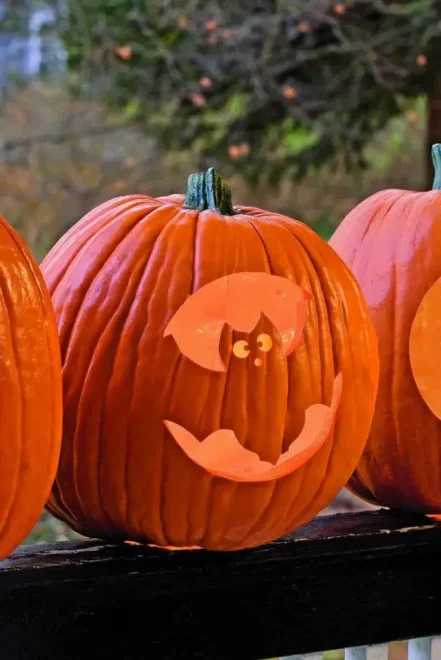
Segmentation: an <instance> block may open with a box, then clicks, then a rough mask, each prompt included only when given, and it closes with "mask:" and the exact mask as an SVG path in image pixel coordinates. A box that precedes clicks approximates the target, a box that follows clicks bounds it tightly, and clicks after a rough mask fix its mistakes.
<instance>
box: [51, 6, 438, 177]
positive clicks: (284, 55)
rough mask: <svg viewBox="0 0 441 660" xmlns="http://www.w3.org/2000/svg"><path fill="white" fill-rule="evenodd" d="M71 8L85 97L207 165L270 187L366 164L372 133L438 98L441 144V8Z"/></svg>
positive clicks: (434, 119)
mask: <svg viewBox="0 0 441 660" xmlns="http://www.w3.org/2000/svg"><path fill="white" fill-rule="evenodd" d="M66 1H67V5H68V11H69V15H68V19H69V20H66V22H65V25H64V27H63V30H62V32H63V37H64V41H65V44H66V47H67V51H68V63H69V66H70V70H71V72H72V76H71V83H72V86H73V88H74V89H75V90H76V91H77V92H80V93H84V92H85V91H86V92H87V93H92V94H93V95H98V96H99V97H100V98H105V99H106V100H107V101H108V102H109V103H110V105H111V106H112V107H114V108H116V109H118V111H119V112H120V113H121V115H122V117H124V118H126V119H133V120H134V121H137V122H138V123H139V124H140V125H141V126H142V127H145V128H146V129H147V130H148V132H149V133H150V134H154V135H155V136H156V137H157V140H158V141H159V142H160V143H161V144H163V145H164V146H166V147H167V148H170V149H176V148H178V149H189V150H192V151H193V152H196V153H197V154H199V155H200V160H201V166H202V165H204V166H205V165H210V164H216V165H217V166H219V165H222V170H223V172H226V173H228V172H231V171H236V172H240V173H241V174H243V175H244V176H245V177H246V178H248V179H249V180H250V181H256V180H258V179H259V178H260V177H261V175H262V176H264V178H266V179H267V180H269V181H270V182H278V181H279V180H280V179H281V178H282V175H283V176H287V175H288V176H293V177H301V176H303V175H304V174H305V172H307V171H308V170H309V169H310V168H311V166H312V167H316V166H321V165H322V164H323V163H324V162H325V161H330V160H331V162H332V159H334V158H337V159H338V161H339V162H341V160H342V159H343V161H344V162H345V165H346V167H348V168H351V167H354V166H355V167H363V166H365V165H366V158H365V153H364V151H365V146H366V145H367V144H368V143H369V141H370V138H371V136H372V135H373V134H374V133H375V132H377V131H378V130H379V129H381V128H382V127H383V126H384V125H385V124H386V123H387V122H388V120H389V119H390V118H391V117H393V116H394V115H397V114H399V113H400V112H402V111H403V109H405V108H406V107H407V105H408V103H409V99H413V98H414V97H416V96H418V95H421V94H426V93H429V94H430V96H431V102H430V103H429V108H430V119H429V126H430V131H431V133H430V135H429V136H428V139H429V141H433V140H434V139H436V140H439V141H441V74H440V73H439V55H440V53H441V7H440V1H439V0H395V1H393V0H343V1H338V0H244V1H242V2H225V1H222V0H182V1H181V2H172V0H81V1H80V0H66ZM427 169H428V173H429V176H430V177H431V176H432V170H431V168H429V166H428V168H427Z"/></svg>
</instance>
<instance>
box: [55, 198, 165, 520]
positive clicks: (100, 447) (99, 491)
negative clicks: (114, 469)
mask: <svg viewBox="0 0 441 660" xmlns="http://www.w3.org/2000/svg"><path fill="white" fill-rule="evenodd" d="M155 210H161V211H162V207H160V208H159V209H158V208H156V209H155ZM153 212H154V211H153ZM175 213H176V210H175V209H173V212H172V213H171V214H170V215H173V214H175ZM147 217H149V218H150V219H151V213H148V214H147V215H146V216H143V217H142V218H141V219H140V220H139V221H138V222H137V223H136V224H135V225H134V226H133V227H132V228H131V229H130V231H129V232H128V233H127V234H125V236H124V237H123V238H122V239H121V240H120V242H119V243H118V246H117V247H116V248H115V250H114V251H113V252H112V254H111V255H109V258H108V259H107V260H106V262H105V264H104V265H102V266H101V269H100V271H99V274H102V272H103V269H104V268H105V266H106V264H108V263H109V261H110V259H112V257H113V256H114V254H115V252H116V250H118V249H120V248H121V246H122V244H123V242H124V241H126V240H127V239H128V238H129V237H130V234H131V233H132V231H135V230H136V229H137V228H138V230H139V231H140V224H141V223H142V222H143V221H145V220H146V218H147ZM170 219H171V218H170V217H167V218H166V219H164V222H163V224H162V226H161V227H160V228H159V230H158V233H157V235H156V237H155V238H152V243H151V248H150V252H149V254H148V255H147V256H146V257H145V263H144V266H143V267H141V266H140V267H139V281H138V284H137V285H134V286H135V291H136V290H138V287H139V285H140V283H141V282H142V280H143V277H144V275H145V271H146V268H147V265H148V261H149V259H150V257H151V254H152V252H153V251H154V247H155V244H156V242H157V241H158V239H159V237H160V235H161V233H162V232H163V231H164V229H165V227H166V226H167V224H168V222H169V220H170ZM95 281H96V277H95V278H94V280H93V281H92V282H91V286H90V287H89V289H88V292H89V291H90V289H91V287H92V286H93V284H94V282H95ZM129 283H130V277H129V279H128V284H127V287H126V288H125V291H128V290H129V289H130V291H131V287H130V286H129ZM131 293H132V291H131ZM86 297H87V294H85V297H84V300H85V301H86ZM129 298H130V296H129ZM124 300H125V295H123V296H122V298H121V299H120V301H119V304H118V306H117V307H116V309H114V310H113V311H112V314H111V316H110V318H109V319H108V320H107V323H106V324H105V326H104V327H102V328H101V332H100V339H99V340H98V342H97V344H96V346H95V348H94V350H93V351H92V355H91V356H90V362H89V369H88V370H87V372H86V375H85V379H84V383H85V384H86V382H87V380H88V378H89V370H90V367H91V366H92V364H94V362H95V357H96V351H97V350H98V348H99V345H100V340H103V341H104V339H103V338H104V337H105V335H106V330H107V329H108V327H109V325H111V324H112V322H113V320H114V318H115V316H116V315H117V314H118V311H119V310H121V308H122V307H123V306H124ZM135 300H136V295H135V297H134V299H133V300H132V303H131V304H129V306H128V308H127V310H126V313H124V314H122V318H121V320H120V323H121V327H120V331H119V332H118V334H117V341H116V343H115V345H114V346H113V348H112V352H113V355H112V365H109V373H108V379H107V385H106V386H105V387H104V390H103V398H102V402H101V412H100V418H101V421H100V423H99V425H98V433H97V437H96V444H97V447H98V451H97V455H98V456H101V455H102V453H103V443H102V429H103V416H104V413H105V408H106V398H107V391H108V386H109V382H110V380H111V378H112V373H113V369H114V362H115V359H116V355H117V352H118V347H119V344H120V341H121V337H122V335H123V331H124V326H125V324H126V322H127V318H128V316H129V315H130V310H131V308H132V306H133V304H134V303H135ZM66 359H67V357H66ZM90 377H92V376H90ZM84 396H86V397H87V394H85V393H84V389H82V390H81V393H80V395H79V397H78V407H79V408H81V404H82V401H83V397H84ZM77 429H78V426H76V427H75V429H74V432H73V438H76V436H77ZM75 447H77V443H76V442H75V440H74V441H73V448H74V454H73V456H75ZM74 464H76V461H74ZM101 467H102V466H101V465H100V461H99V460H98V465H97V477H96V489H97V495H98V497H97V500H98V501H99V502H100V505H101V506H100V509H101V512H102V513H103V514H104V516H105V517H106V518H107V520H108V522H109V523H110V526H111V528H113V529H114V530H115V531H117V530H118V529H119V523H118V522H115V520H114V519H113V515H111V514H110V513H109V512H108V511H107V510H106V508H105V507H104V505H103V495H102V479H101V477H100V475H101V472H102V469H101ZM74 481H75V484H76V490H78V485H77V483H76V478H75V477H74ZM126 497H127V491H126ZM126 502H127V500H126ZM82 508H83V506H82ZM86 508H87V507H86Z"/></svg>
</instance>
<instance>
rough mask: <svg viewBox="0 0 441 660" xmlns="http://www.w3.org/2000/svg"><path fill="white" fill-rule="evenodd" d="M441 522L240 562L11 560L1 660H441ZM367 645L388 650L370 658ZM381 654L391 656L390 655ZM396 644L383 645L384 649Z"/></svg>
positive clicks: (193, 557) (343, 525) (250, 555)
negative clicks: (399, 658)
mask: <svg viewBox="0 0 441 660" xmlns="http://www.w3.org/2000/svg"><path fill="white" fill-rule="evenodd" d="M437 635H438V636H439V635H441V524H439V523H436V522H434V521H432V520H430V519H427V518H424V517H421V516H411V515H405V514H402V515H401V514H396V513H392V512H387V511H376V512H366V513H360V514H340V515H335V516H329V517H322V518H317V519H316V520H315V521H314V522H312V523H311V524H310V525H308V526H307V527H305V528H303V529H302V530H300V531H298V532H297V533H295V534H294V535H293V536H292V537H290V538H288V539H285V540H282V541H279V542H276V543H272V544H270V545H267V546H264V547H261V548H257V549H255V550H246V551H242V552H235V553H214V552H212V553H210V552H205V551H201V550H200V551H198V550H196V551H182V552H168V551H163V550H160V549H156V548H144V547H141V546H133V545H119V546H118V545H110V544H104V543H101V542H94V541H90V542H79V543H58V544H55V545H50V546H49V545H47V546H28V547H24V548H21V549H19V550H18V551H16V552H15V553H14V554H13V555H12V556H11V557H10V558H9V559H7V560H5V561H3V562H1V563H0V658H1V659H2V660H3V659H5V660H47V659H48V660H49V659H52V658H54V659H56V660H83V659H85V658H94V659H95V660H97V659H98V658H115V660H119V659H121V660H129V659H130V660H132V659H135V658H136V659H138V658H139V659H141V658H142V659H150V658H151V659H152V660H164V659H167V660H168V659H174V658H195V659H197V658H203V659H204V660H220V659H222V660H236V659H237V660H239V659H240V660H261V659H265V658H275V657H291V658H292V657H294V658H296V657H298V656H299V655H300V656H302V655H304V654H311V653H313V654H315V655H314V658H317V659H318V658H321V652H322V651H323V650H328V649H342V648H346V649H347V651H346V658H347V660H365V659H366V658H367V660H385V659H386V657H387V646H386V645H387V643H388V642H390V641H394V640H403V639H411V640H417V638H423V639H418V640H417V641H412V642H411V643H409V657H410V659H411V660H429V658H430V657H431V656H430V654H431V655H432V659H433V660H439V658H441V647H440V645H439V641H438V640H435V641H434V642H432V641H431V640H430V639H428V638H429V637H436V636H437ZM363 645H365V646H366V647H367V646H369V645H377V646H376V647H375V646H373V647H372V648H370V649H367V648H360V647H363ZM378 645H380V646H378ZM381 645H383V646H381Z"/></svg>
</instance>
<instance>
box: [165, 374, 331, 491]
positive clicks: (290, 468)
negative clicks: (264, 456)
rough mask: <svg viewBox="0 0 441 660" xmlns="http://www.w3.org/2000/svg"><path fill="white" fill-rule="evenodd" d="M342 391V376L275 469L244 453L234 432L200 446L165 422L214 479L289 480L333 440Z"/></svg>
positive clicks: (313, 410)
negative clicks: (327, 403)
mask: <svg viewBox="0 0 441 660" xmlns="http://www.w3.org/2000/svg"><path fill="white" fill-rule="evenodd" d="M341 390H342V375H341V374H339V375H338V376H337V377H336V378H335V380H334V388H333V393H332V400H331V404H330V405H329V406H326V405H324V404H322V403H315V404H313V405H312V406H310V407H309V408H307V410H306V411H305V424H304V426H303V429H302V431H301V433H300V435H299V436H298V437H297V438H296V439H295V440H294V441H293V442H292V443H291V444H290V446H289V448H288V449H287V451H286V452H284V453H283V454H282V455H281V456H280V458H279V459H278V461H277V463H276V464H275V465H274V464H272V463H269V462H267V461H262V460H261V459H260V458H259V456H258V455H257V454H256V453H254V452H252V451H250V450H249V449H245V448H244V447H242V445H241V444H240V443H239V440H238V439H237V438H236V435H235V434H234V432H233V431H232V430H229V429H220V430H218V431H214V433H211V434H210V435H209V436H207V437H206V438H205V440H203V441H202V442H200V441H199V440H198V439H197V438H195V437H194V435H193V434H192V433H190V431H187V429H185V428H184V427H182V426H180V425H179V424H176V423H175V422H171V421H169V420H165V421H164V424H165V426H166V427H167V429H168V431H169V432H170V434H171V435H172V437H173V438H174V440H175V441H176V442H177V444H178V445H179V446H180V447H181V449H182V450H183V451H184V452H185V454H186V455H187V456H188V458H189V459H190V460H191V461H193V463H196V464H197V465H199V466H200V467H201V468H203V469H204V470H206V471H207V472H209V473H210V474H211V475H213V476H215V477H223V478H224V479H229V480H230V481H239V482H259V481H260V482H262V481H273V480H275V479H280V478H281V477H286V476H287V475H288V474H291V473H292V472H294V471H295V470H298V469H299V468H300V467H302V466H303V465H304V464H305V463H306V462H307V461H309V460H310V459H311V458H312V457H313V456H314V455H315V454H316V453H317V452H318V451H319V449H320V448H321V447H322V446H323V445H324V443H325V442H326V440H327V439H328V437H329V436H330V434H331V432H332V429H333V426H334V422H335V417H336V414H337V410H338V406H339V403H340V397H341Z"/></svg>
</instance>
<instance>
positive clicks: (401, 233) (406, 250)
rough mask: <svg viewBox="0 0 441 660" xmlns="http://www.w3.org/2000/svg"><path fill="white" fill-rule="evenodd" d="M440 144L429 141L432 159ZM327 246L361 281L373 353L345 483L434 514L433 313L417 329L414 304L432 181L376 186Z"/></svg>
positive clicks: (438, 240)
mask: <svg viewBox="0 0 441 660" xmlns="http://www.w3.org/2000/svg"><path fill="white" fill-rule="evenodd" d="M439 149H440V147H439V146H435V147H434V159H435V161H437V160H439V158H440V155H441V154H440V151H439ZM437 170H438V167H437ZM438 174H439V171H438ZM330 245H331V246H332V247H333V248H334V249H335V250H336V251H337V252H338V254H339V255H340V256H341V257H342V258H343V260H344V261H345V262H346V264H347V265H348V266H349V267H350V268H351V270H352V272H353V273H354V275H355V277H356V278H357V280H358V282H359V284H360V286H361V288H362V291H363V293H364V296H365V298H366V301H367V303H368V306H369V309H370V312H371V316H372V319H373V322H374V325H375V329H376V331H377V334H378V339H379V351H380V382H379V389H378V395H377V403H376V409H375V414H374V418H373V422H372V428H371V432H370V434H369V439H368V442H367V444H366V448H365V450H364V452H363V455H362V457H361V459H360V462H359V463H358V466H357V468H356V470H355V472H354V475H353V476H352V478H351V480H350V482H349V484H348V487H349V489H350V490H352V491H353V492H355V493H356V494H357V495H359V496H360V497H362V498H364V499H366V500H368V501H369V502H371V503H373V504H377V505H380V506H386V507H390V508H397V509H404V510H410V511H415V512H419V513H435V514H437V513H440V512H441V421H440V420H439V419H438V418H437V416H436V414H434V412H433V411H432V410H431V409H430V407H429V403H430V402H433V401H435V405H436V400H437V397H436V395H435V396H433V395H431V394H430V393H428V392H424V391H423V390H421V392H420V390H419V386H420V385H421V386H422V387H425V386H429V387H430V386H432V387H433V386H434V381H433V374H430V373H428V372H427V349H428V346H424V345H423V344H422V342H425V341H426V342H431V345H432V360H433V361H434V364H437V363H438V362H439V359H438V358H439V356H438V352H439V340H438V345H437V346H435V342H434V334H435V333H436V325H437V321H436V320H435V318H434V321H433V322H434V324H435V326H434V327H433V328H428V329H427V331H426V334H424V333H421V330H422V327H423V325H424V323H426V324H427V323H429V318H428V317H427V315H426V313H425V309H426V305H424V306H423V307H422V308H421V311H420V312H419V310H420V307H421V305H422V301H423V300H424V299H425V296H426V295H429V292H430V290H431V289H432V286H433V285H434V284H435V282H436V281H437V280H438V279H439V278H440V277H441V190H440V189H439V187H437V184H436V181H435V184H434V190H432V191H429V192H409V191H403V190H386V191H382V192H379V193H377V194H375V195H373V196H371V197H369V198H368V199H366V200H365V201H363V202H362V203H361V204H360V205H358V206H357V207H356V208H355V209H353V210H352V211H351V212H350V213H349V214H348V215H347V216H346V218H345V219H344V220H343V222H342V223H341V224H340V225H339V227H338V228H337V230H336V231H335V233H334V235H333V236H332V238H331V240H330ZM429 301H430V299H429ZM432 309H433V302H432ZM438 309H440V307H439V306H438ZM439 313H440V311H438V314H439ZM425 317H426V318H425ZM422 321H423V323H422ZM412 328H414V331H413V333H412ZM412 359H413V360H414V363H415V364H414V366H415V367H416V371H415V373H413V370H412ZM424 360H426V367H425V366H424ZM424 369H426V374H425V373H424ZM439 373H440V380H439V381H438V387H439V383H440V382H441V371H440V372H439ZM425 399H426V400H425ZM426 401H428V403H426Z"/></svg>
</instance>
